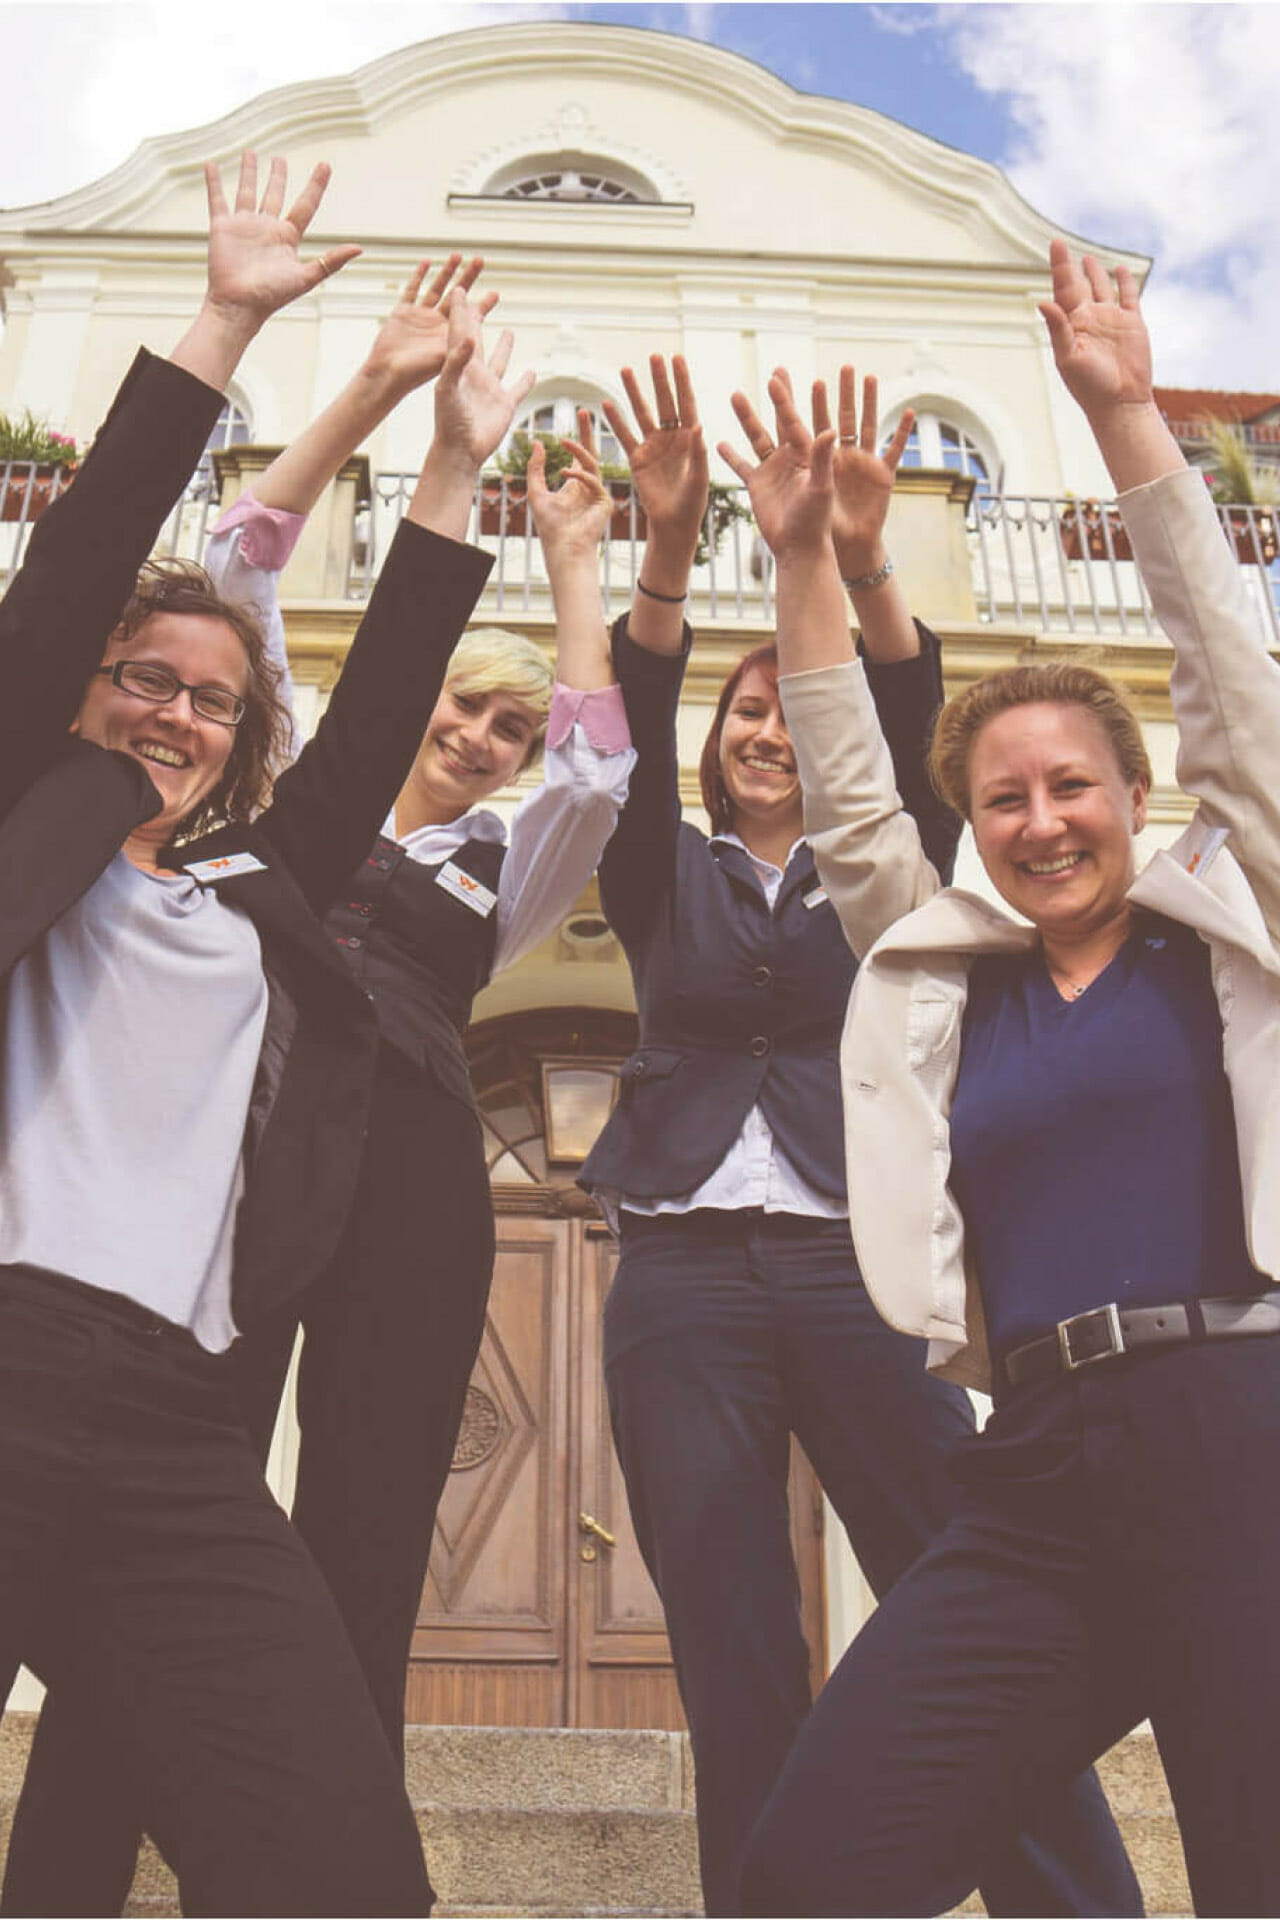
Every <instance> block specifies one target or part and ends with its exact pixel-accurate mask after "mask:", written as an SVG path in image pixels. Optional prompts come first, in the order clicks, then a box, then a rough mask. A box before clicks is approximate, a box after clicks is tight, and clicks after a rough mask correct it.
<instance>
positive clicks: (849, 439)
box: [840, 433, 858, 447]
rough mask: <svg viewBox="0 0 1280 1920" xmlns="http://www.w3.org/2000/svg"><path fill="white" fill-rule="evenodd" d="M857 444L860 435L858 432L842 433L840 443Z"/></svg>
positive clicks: (852, 445) (843, 445) (847, 445)
mask: <svg viewBox="0 0 1280 1920" xmlns="http://www.w3.org/2000/svg"><path fill="white" fill-rule="evenodd" d="M857 444H858V436H857V434H856V433H842V434H841V435H840V445H841V446H842V447H856V446H857Z"/></svg>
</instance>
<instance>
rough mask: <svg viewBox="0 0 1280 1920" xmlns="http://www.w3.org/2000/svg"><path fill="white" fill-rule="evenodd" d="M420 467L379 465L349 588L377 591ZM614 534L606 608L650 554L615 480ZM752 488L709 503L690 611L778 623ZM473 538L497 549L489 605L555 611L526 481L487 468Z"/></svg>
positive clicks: (604, 564)
mask: <svg viewBox="0 0 1280 1920" xmlns="http://www.w3.org/2000/svg"><path fill="white" fill-rule="evenodd" d="M417 478H418V476H417V475H416V473H375V474H374V476H373V498H372V500H371V502H370V504H369V505H368V506H367V507H364V508H361V509H360V512H359V515H358V517H357V522H356V539H355V547H354V554H353V559H352V566H351V576H350V581H349V586H348V592H349V594H350V596H351V597H352V598H353V599H357V600H363V599H366V598H367V597H368V594H369V591H370V589H371V587H372V585H373V582H374V580H376V578H377V576H378V572H379V569H380V568H381V565H382V562H383V559H384V558H385V557H386V553H387V549H388V547H389V546H390V544H391V541H392V539H393V537H394V535H395V531H396V528H397V527H398V526H399V524H400V522H401V520H402V519H403V518H404V515H405V512H406V510H407V508H408V505H409V502H410V500H411V499H412V497H413V490H414V487H415V486H416V485H417ZM613 492H614V509H613V517H612V520H611V522H610V526H609V535H608V538H607V539H606V540H605V541H604V542H603V543H602V545H601V549H600V588H601V594H602V597H603V600H604V606H605V613H606V617H607V618H609V619H612V618H613V617H614V616H615V615H616V614H619V613H622V612H624V611H625V609H626V607H627V606H628V605H629V603H630V600H631V595H632V591H633V589H634V586H635V581H636V576H637V574H638V573H639V571H640V561H641V557H642V555H643V553H644V543H645V523H644V515H643V513H642V512H641V510H640V507H639V503H638V502H637V500H636V496H635V494H634V492H633V491H632V489H631V488H630V487H629V486H626V485H623V484H618V483H615V485H614V489H613ZM746 498H747V497H746V489H745V488H736V487H735V488H732V489H724V490H722V492H721V495H720V499H721V501H724V500H726V499H727V500H728V502H729V503H731V504H730V505H729V506H728V507H727V508H726V507H725V506H724V505H718V504H717V501H716V499H713V500H712V501H711V502H710V503H709V505H708V508H707V519H706V525H705V529H704V539H703V551H704V556H705V557H703V558H702V559H701V560H700V561H699V562H698V563H697V564H696V565H695V566H694V569H693V576H692V579H691V582H690V595H689V607H690V615H689V617H690V619H691V620H693V621H694V622H695V623H696V622H697V621H698V620H702V621H707V620H713V621H733V622H735V623H740V624H744V625H748V626H750V625H758V626H760V627H761V628H764V629H768V628H771V627H772V626H773V619H774V604H773V598H774V597H773V558H772V555H771V554H770V553H769V551H768V549H767V548H766V547H765V545H764V543H763V542H762V541H761V539H760V536H759V534H758V533H757V532H756V528H755V523H754V521H752V519H751V518H750V514H749V512H748V511H747V505H746ZM467 537H468V539H470V540H472V541H473V542H474V543H475V544H476V545H477V546H480V547H483V548H484V549H485V550H486V552H489V553H492V554H493V556H494V562H495V564H494V569H493V572H492V573H491V574H490V576H489V584H488V586H487V587H486V589H485V594H484V599H483V601H482V605H483V606H484V608H485V610H486V611H487V612H491V613H494V614H505V615H507V616H508V617H511V616H515V615H519V614H527V613H550V611H551V589H550V586H549V584H548V581H547V572H546V567H545V564H544V562H543V557H542V547H541V544H540V542H539V540H538V536H537V534H536V533H535V532H534V530H533V516H532V515H531V514H530V513H529V510H528V506H527V502H526V499H525V491H524V486H523V484H522V483H521V482H520V481H518V480H509V479H508V478H507V477H506V476H505V475H503V476H501V477H499V476H498V475H496V474H493V475H491V474H482V475H481V477H480V479H479V481H478V482H477V484H476V490H475V495H474V498H473V500H472V503H471V517H470V522H469V529H468V535H467Z"/></svg>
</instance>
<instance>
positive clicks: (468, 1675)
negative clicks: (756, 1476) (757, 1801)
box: [406, 1195, 825, 1727]
mask: <svg viewBox="0 0 1280 1920" xmlns="http://www.w3.org/2000/svg"><path fill="white" fill-rule="evenodd" d="M533 1197H534V1196H533V1195H529V1196H527V1197H526V1198H525V1199H524V1204H523V1206H522V1209H521V1210H520V1211H519V1212H513V1213H503V1212H501V1211H500V1212H499V1214H498V1222H497V1225H498V1254H497V1262H496V1266H495V1271H494V1281H493V1293H492V1297H491V1301H490V1307H489V1315H488V1321H487V1324H486V1328H485V1334H484V1341H483V1344H482V1347H481V1351H480V1357H479V1360H478V1362H477V1365H476V1369H475V1372H474V1374H473V1375H472V1379H471V1385H470V1387H469V1389H468V1393H467V1405H466V1411H465V1414H464V1417H463V1424H462V1431H461V1434H460V1436H459V1440H458V1446H457V1450H456V1452H455V1455H454V1461H453V1469H452V1471H451V1473H450V1475H449V1482H448V1485H447V1487H446V1489H445V1493H444V1497H443V1499H442V1501H441V1505H440V1512H439V1517H438V1521H437V1526H436V1536H435V1543H434V1546H433V1550H432V1557H431V1566H430V1570H429V1573H428V1575H427V1581H426V1585H425V1587H424V1590H423V1595H422V1604H421V1608H420V1610H419V1614H418V1625H417V1631H416V1633H415V1636H414V1645H413V1656H412V1660H411V1663H410V1668H409V1679H408V1688H407V1695H406V1716H407V1718H408V1719H409V1720H410V1721H416V1722H425V1723H432V1724H436V1725H467V1726H553V1727H681V1726H683V1724H684V1721H683V1716H682V1714H681V1710H680V1700H679V1695H678V1692H677V1688H676V1683H675V1676H674V1674H673V1671H672V1666H671V1653H670V1648H669V1646H668V1644H667V1638H666V1634H665V1632H664V1630H663V1624H662V1609H661V1606H660V1604H659V1601H658V1596H657V1594H656V1592H655V1591H654V1588H653V1585H652V1583H651V1581H650V1579H649V1576H648V1573H647V1572H646V1570H645V1567H644V1564H643V1562H642V1560H641V1558H640V1552H639V1549H638V1547H637V1545H636V1541H635V1535H634V1534H633V1532H632V1530H631V1522H630V1517H629V1514H628V1511H627V1496H626V1489H625V1486H624V1484H623V1480H622V1474H621V1470H620V1468H619V1466H618V1462H617V1458H616V1456H615V1454H614V1450H613V1444H612V1438H611V1435H610V1432H609V1415H608V1407H607V1405H606V1400H605V1389H604V1377H603V1372H602V1368H601V1359H600V1335H601V1314H602V1309H603V1306H604V1299H605V1295H606V1293H607V1291H608V1287H609V1282H610V1280H611V1278H612V1274H613V1268H614V1264H615V1261H616V1250H615V1246H614V1242H613V1239H612V1237H611V1236H610V1234H609V1233H608V1230H607V1229H606V1228H605V1226H604V1225H603V1223H602V1222H600V1221H598V1220H594V1219H591V1220H583V1219H559V1218H551V1217H546V1216H545V1215H541V1214H539V1213H537V1212H534V1211H526V1210H524V1209H525V1208H527V1207H528V1206H529V1202H530V1201H532V1200H533ZM791 1500H792V1533H793V1544H794V1546H795V1551H796V1559H797V1566H798V1568H799V1572H800V1581H801V1592H802V1596H803V1609H804V1623H805V1629H806V1633H807V1636H808V1639H809V1645H810V1656H811V1662H812V1665H813V1669H814V1680H815V1685H816V1684H820V1682H821V1679H822V1677H823V1675H824V1673H825V1647H824V1640H825V1626H824V1611H823V1584H822V1499H821V1494H820V1492H819V1490H818V1487H817V1483H816V1480H815V1479H814V1476H813V1474H812V1471H811V1469H810V1468H809V1466H808V1463H807V1462H806V1461H805V1460H804V1458H803V1456H802V1455H801V1454H800V1453H799V1451H798V1449H797V1450H794V1451H793V1458H792V1473H791Z"/></svg>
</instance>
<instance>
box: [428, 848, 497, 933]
mask: <svg viewBox="0 0 1280 1920" xmlns="http://www.w3.org/2000/svg"><path fill="white" fill-rule="evenodd" d="M436 885H437V886H438V887H443V888H444V890H445V892H446V893H451V894H452V895H453V897H454V899H455V900H461V902H462V904H463V906H464V907H470V909H471V911H472V913H478V914H479V915H480V918H481V919H482V920H487V919H488V917H489V915H490V914H491V913H492V912H493V910H494V908H495V907H496V906H497V904H498V896H497V894H496V893H490V891H489V889H488V887H486V886H483V885H482V884H481V882H480V881H479V880H477V879H476V878H475V876H474V874H470V873H464V871H463V869H462V868H461V867H459V866H456V865H455V864H454V862H453V861H452V860H446V861H445V863H444V865H443V866H442V867H441V869H440V871H439V873H438V874H437V875H436Z"/></svg>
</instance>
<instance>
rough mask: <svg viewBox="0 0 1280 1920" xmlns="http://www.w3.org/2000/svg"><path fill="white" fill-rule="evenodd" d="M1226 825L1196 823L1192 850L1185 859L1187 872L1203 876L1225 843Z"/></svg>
mask: <svg viewBox="0 0 1280 1920" xmlns="http://www.w3.org/2000/svg"><path fill="white" fill-rule="evenodd" d="M1228 833H1229V829H1228V828H1227V827H1205V826H1200V825H1198V824H1197V826H1196V828H1195V833H1194V838H1193V841H1192V852H1191V855H1190V857H1189V859H1188V861H1187V872H1188V873H1195V874H1198V875H1199V876H1200V878H1201V879H1203V878H1204V876H1205V874H1206V873H1208V871H1209V869H1210V867H1211V866H1212V865H1213V863H1214V861H1215V859H1216V858H1217V856H1218V854H1219V853H1220V852H1221V851H1222V849H1223V847H1224V846H1225V845H1226V843H1227V837H1228Z"/></svg>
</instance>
